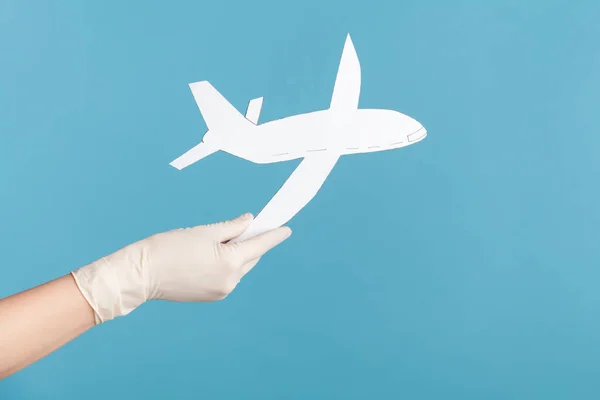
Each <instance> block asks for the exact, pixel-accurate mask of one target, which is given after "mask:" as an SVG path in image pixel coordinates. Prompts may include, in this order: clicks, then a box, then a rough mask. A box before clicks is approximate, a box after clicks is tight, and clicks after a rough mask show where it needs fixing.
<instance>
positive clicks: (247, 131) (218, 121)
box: [170, 34, 427, 241]
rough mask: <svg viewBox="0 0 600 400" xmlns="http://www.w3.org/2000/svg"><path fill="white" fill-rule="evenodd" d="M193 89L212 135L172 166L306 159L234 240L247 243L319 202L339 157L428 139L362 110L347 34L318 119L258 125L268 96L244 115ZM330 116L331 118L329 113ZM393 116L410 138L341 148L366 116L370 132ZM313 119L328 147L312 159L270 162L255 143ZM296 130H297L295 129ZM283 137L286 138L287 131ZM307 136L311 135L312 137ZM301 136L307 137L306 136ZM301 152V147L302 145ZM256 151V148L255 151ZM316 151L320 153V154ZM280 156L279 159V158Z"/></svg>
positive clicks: (198, 86)
mask: <svg viewBox="0 0 600 400" xmlns="http://www.w3.org/2000/svg"><path fill="white" fill-rule="evenodd" d="M189 86H190V89H191V91H192V95H193V96H194V99H195V101H196V104H197V105H198V108H199V110H200V113H201V114H202V117H203V119H204V121H205V123H206V125H207V128H208V130H207V131H206V132H205V134H204V137H203V140H202V142H201V143H199V144H198V145H196V146H195V147H193V148H192V149H190V150H189V151H187V152H186V153H184V154H183V155H181V156H180V157H178V158H177V159H175V160H174V161H172V162H171V163H170V164H171V165H172V166H174V167H175V168H177V169H179V170H181V169H183V168H185V167H187V166H189V165H191V164H193V163H195V162H197V161H199V160H201V159H202V158H204V157H207V156H208V155H210V154H213V153H215V152H216V151H219V150H223V151H226V152H228V153H230V154H232V155H234V156H238V157H241V158H244V159H246V160H248V161H251V162H255V163H275V162H282V161H288V160H292V159H297V158H303V160H302V161H301V162H300V164H299V165H298V167H297V168H296V169H295V170H294V172H293V173H292V174H291V175H290V177H289V178H288V179H287V180H286V181H285V183H284V184H283V185H282V186H281V188H280V189H279V190H278V191H277V192H276V193H275V195H274V196H273V197H272V198H271V199H270V200H269V202H268V203H267V204H266V205H265V207H264V208H263V209H262V210H261V211H260V212H259V213H258V215H257V216H256V218H255V219H254V221H253V222H252V223H251V225H250V227H249V228H248V230H247V231H246V232H244V234H243V235H241V236H240V237H238V238H236V239H235V240H234V241H241V240H245V239H248V238H250V237H253V236H256V235H258V234H260V233H263V232H265V231H268V230H271V229H274V228H277V227H279V226H282V225H284V224H286V223H287V222H288V221H289V220H291V219H292V218H293V217H294V216H295V215H296V214H297V213H298V212H300V211H301V210H302V209H303V208H304V207H305V206H306V205H307V204H308V203H309V202H310V201H311V200H312V199H313V198H314V196H315V195H316V194H317V192H318V191H319V189H320V188H321V186H322V185H323V183H324V182H325V180H326V179H327V177H328V176H329V173H330V172H331V170H332V169H333V167H334V166H335V164H336V162H337V160H338V159H339V157H340V156H342V155H347V154H358V153H366V152H374V151H384V150H391V149H396V148H401V147H406V146H409V145H412V144H415V143H417V142H419V141H421V140H423V139H424V138H425V137H426V136H427V130H426V129H425V128H424V127H423V126H422V125H421V124H420V123H419V122H417V121H416V120H414V119H412V118H410V117H408V116H406V115H404V114H401V113H399V112H397V111H393V110H378V109H374V110H368V109H359V108H358V103H359V99H360V86H361V68H360V62H359V59H358V55H357V53H356V50H355V48H354V44H353V43H352V39H351V37H350V34H348V35H347V37H346V42H345V43H344V49H343V51H342V56H341V58H340V65H339V67H338V72H337V75H336V80H335V84H334V89H333V93H332V97H331V102H330V107H329V109H327V110H321V111H319V112H320V113H322V114H318V113H319V112H313V113H307V114H298V115H295V116H291V117H286V118H281V119H279V120H275V121H270V122H267V123H265V124H261V125H259V124H258V120H259V116H260V112H261V109H262V104H263V97H260V98H256V99H252V100H251V101H250V102H249V104H248V108H247V109H246V114H245V116H244V115H242V114H241V113H239V111H237V110H236V109H235V108H234V107H233V106H232V105H231V104H230V103H229V102H228V101H227V100H226V99H225V98H224V97H223V96H222V95H221V94H220V93H219V92H218V91H217V90H216V89H215V88H214V87H213V86H212V85H211V84H210V83H209V82H208V81H201V82H195V83H192V84H190V85H189ZM361 111H365V112H366V113H363V114H364V116H363V117H362V119H361V118H359V117H358V115H359V112H361ZM327 112H329V114H326V113H327ZM382 112H385V113H387V114H386V118H387V119H385V122H382V121H379V122H378V123H373V120H375V117H377V115H379V116H380V117H382V116H383V113H382ZM390 113H394V116H395V117H396V119H395V123H396V125H398V124H399V125H401V126H402V127H403V128H405V129H408V128H407V126H411V127H412V128H414V129H410V130H408V131H407V132H408V133H403V134H401V135H400V136H398V140H397V141H395V142H391V143H387V145H383V146H382V145H373V146H359V145H358V144H357V145H356V146H358V147H348V146H347V145H346V147H343V145H341V146H340V144H341V143H342V142H343V140H344V139H345V138H347V137H345V136H344V135H345V134H348V132H347V131H349V130H351V129H355V130H356V131H358V128H356V127H355V125H356V123H357V122H359V123H360V122H363V121H362V120H363V119H368V118H366V117H370V118H371V120H372V121H371V123H372V124H373V126H371V125H367V127H368V128H369V129H368V130H369V131H370V128H384V130H385V129H387V128H389V125H391V122H392V119H393V118H391V116H390V115H391V114H390ZM309 115H310V116H311V118H312V119H313V125H315V124H317V125H316V126H317V127H320V129H317V131H319V130H323V131H324V132H325V134H326V136H327V138H325V139H324V143H327V144H328V145H325V146H321V147H322V148H320V149H314V150H312V152H313V153H312V154H309V151H310V150H309V149H307V147H309V146H304V153H303V154H302V155H300V154H297V153H301V151H295V153H294V152H292V153H290V152H287V153H279V154H271V158H269V157H268V156H265V153H264V151H263V152H262V154H261V149H262V148H264V147H268V146H266V144H268V143H259V142H258V140H256V141H255V140H252V139H255V138H256V137H255V136H253V135H256V134H257V132H258V131H259V128H261V127H263V126H265V125H269V124H270V126H271V127H273V126H276V125H277V124H274V123H278V124H279V126H281V125H283V124H284V123H286V122H287V123H288V126H289V122H292V121H293V120H292V119H293V118H296V119H295V121H296V122H297V126H296V128H298V127H303V128H306V123H305V124H304V126H302V124H301V123H300V120H299V119H298V117H303V116H304V117H305V119H307V118H306V116H309ZM316 116H318V118H317V117H316ZM400 116H401V117H402V118H403V119H402V120H399V119H398V118H399V117H400ZM378 124H379V125H378ZM292 127H293V125H292ZM324 127H325V128H327V129H325V128H324ZM291 130H292V131H294V129H291ZM266 131H267V135H266V138H267V139H269V135H270V139H271V141H275V142H276V141H277V140H279V141H281V137H279V136H276V135H275V134H274V133H273V132H272V131H273V129H271V132H270V131H269V130H268V129H266ZM275 131H277V129H275ZM287 131H289V130H286V132H287ZM332 131H333V133H331V132H332ZM374 131H375V132H377V131H376V129H374ZM275 133H277V132H275ZM280 133H281V134H283V132H280ZM295 133H298V132H295ZM305 133H306V134H310V132H305ZM300 134H302V132H301V131H300ZM394 134H395V132H394ZM364 136H365V134H364V133H363V134H361V133H360V131H359V133H358V141H357V143H359V144H360V143H362V142H363V141H364V140H363V139H365V137H364ZM390 137H391V136H390ZM394 137H395V136H394ZM296 139H298V140H299V141H300V144H302V143H301V141H302V139H303V138H302V137H297V138H296ZM367 139H368V138H367ZM305 140H306V139H305ZM394 140H395V139H394ZM388 141H389V140H388ZM240 143H241V144H240ZM330 145H331V146H330ZM244 146H245V147H244ZM299 147H301V146H300V145H299ZM252 148H254V151H253V150H252ZM256 149H258V150H256ZM296 150H297V149H296ZM317 151H319V153H316V152H317ZM244 153H245V154H244ZM277 156H278V157H279V158H275V157H277Z"/></svg>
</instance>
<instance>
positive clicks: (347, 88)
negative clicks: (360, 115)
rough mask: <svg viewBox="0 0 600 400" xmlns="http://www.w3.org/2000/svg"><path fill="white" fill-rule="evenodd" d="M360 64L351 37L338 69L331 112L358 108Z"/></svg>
mask: <svg viewBox="0 0 600 400" xmlns="http://www.w3.org/2000/svg"><path fill="white" fill-rule="evenodd" d="M360 74H361V72H360V62H359V61H358V55H357V54H356V50H355V49H354V44H353V43H352V39H351V38H350V35H348V36H347V37H346V43H345V44H344V50H343V52H342V59H341V60H340V66H339V67H338V73H337V77H336V78H335V85H334V87H333V96H332V97H331V104H330V106H329V108H330V109H331V110H336V111H337V110H340V111H344V110H346V111H349V110H356V109H357V108H358V99H359V97H360V83H361V78H360Z"/></svg>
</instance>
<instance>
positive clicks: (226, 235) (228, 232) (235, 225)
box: [213, 213, 254, 243]
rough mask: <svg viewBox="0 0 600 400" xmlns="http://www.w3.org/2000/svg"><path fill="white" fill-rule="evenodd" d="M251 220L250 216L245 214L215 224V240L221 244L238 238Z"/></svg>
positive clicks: (251, 216)
mask: <svg viewBox="0 0 600 400" xmlns="http://www.w3.org/2000/svg"><path fill="white" fill-rule="evenodd" d="M253 219H254V217H253V215H252V214H250V213H246V214H244V215H240V216H239V217H237V218H234V219H232V220H229V221H223V222H219V223H217V224H215V225H214V227H213V228H214V229H215V230H216V236H217V240H219V242H221V243H223V242H227V241H228V240H231V239H234V238H236V237H238V236H240V235H241V234H242V233H244V232H245V231H246V229H248V227H249V226H250V223H251V222H252V220H253Z"/></svg>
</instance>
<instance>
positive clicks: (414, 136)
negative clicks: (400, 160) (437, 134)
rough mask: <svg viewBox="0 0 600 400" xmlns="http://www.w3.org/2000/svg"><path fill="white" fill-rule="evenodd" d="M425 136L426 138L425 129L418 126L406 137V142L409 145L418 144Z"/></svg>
mask: <svg viewBox="0 0 600 400" xmlns="http://www.w3.org/2000/svg"><path fill="white" fill-rule="evenodd" d="M425 136H427V129H425V127H424V126H423V125H421V124H419V127H418V128H417V129H416V130H415V131H414V132H412V133H411V134H409V135H408V141H409V142H411V143H414V142H418V141H419V140H423V139H425Z"/></svg>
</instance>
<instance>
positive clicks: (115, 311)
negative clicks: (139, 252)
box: [71, 248, 147, 325]
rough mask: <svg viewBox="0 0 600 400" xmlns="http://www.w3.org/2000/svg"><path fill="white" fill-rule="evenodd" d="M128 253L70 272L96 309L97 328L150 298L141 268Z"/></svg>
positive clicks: (126, 251)
mask: <svg viewBox="0 0 600 400" xmlns="http://www.w3.org/2000/svg"><path fill="white" fill-rule="evenodd" d="M129 251H130V249H127V248H125V249H122V250H120V251H119V252H117V253H115V254H113V255H111V256H108V257H103V258H101V259H99V260H97V261H95V262H93V263H91V264H89V265H86V266H84V267H81V268H79V269H77V270H75V271H73V272H71V275H73V278H74V279H75V282H76V284H77V287H78V288H79V290H80V292H81V294H82V295H83V297H84V298H85V299H86V300H87V302H88V303H89V305H90V307H92V309H93V310H94V315H95V321H96V325H99V324H101V323H103V322H107V321H110V320H111V319H114V318H116V317H120V316H124V315H127V314H129V313H130V312H131V311H133V310H134V309H136V308H137V307H139V306H140V305H141V304H142V303H144V302H145V301H146V299H147V296H146V290H145V285H144V279H143V277H142V275H141V274H140V273H139V271H140V268H136V266H135V265H132V263H131V261H132V259H134V258H132V257H131V254H129Z"/></svg>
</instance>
